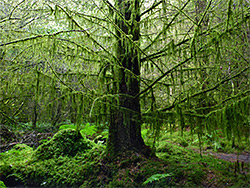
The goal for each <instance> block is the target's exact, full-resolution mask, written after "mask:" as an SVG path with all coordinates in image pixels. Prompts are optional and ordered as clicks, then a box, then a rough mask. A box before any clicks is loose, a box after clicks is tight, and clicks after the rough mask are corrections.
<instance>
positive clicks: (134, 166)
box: [0, 126, 250, 187]
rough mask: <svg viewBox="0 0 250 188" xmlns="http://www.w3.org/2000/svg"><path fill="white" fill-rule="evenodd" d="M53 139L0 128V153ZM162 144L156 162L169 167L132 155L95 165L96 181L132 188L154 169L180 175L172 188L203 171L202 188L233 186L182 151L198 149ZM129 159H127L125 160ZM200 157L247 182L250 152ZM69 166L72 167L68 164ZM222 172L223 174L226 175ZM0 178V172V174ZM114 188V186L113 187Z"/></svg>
mask: <svg viewBox="0 0 250 188" xmlns="http://www.w3.org/2000/svg"><path fill="white" fill-rule="evenodd" d="M53 136H54V133H39V132H35V131H27V132H15V133H14V132H12V131H10V130H7V129H5V127H3V126H1V129H0V138H1V143H0V153H2V152H5V151H8V150H11V149H12V148H13V147H14V146H15V145H16V144H26V145H28V146H30V147H32V148H37V147H38V146H39V145H41V144H43V143H45V142H47V141H48V140H50V139H51V138H52V137H53ZM2 138H5V139H2ZM6 138H8V139H6ZM3 140H4V142H3ZM6 140H7V141H6ZM161 142H162V143H164V147H162V148H163V149H158V154H159V155H157V156H159V158H162V159H163V158H165V159H164V160H167V161H169V162H168V163H165V162H164V160H162V159H160V161H159V160H156V161H154V160H152V161H148V160H146V159H140V160H139V159H137V158H136V156H134V157H133V155H131V156H132V157H131V156H130V155H127V156H125V157H124V159H123V157H121V158H120V159H118V160H117V161H114V162H113V163H112V164H111V165H110V164H108V163H107V161H105V160H103V159H99V162H98V164H99V165H100V166H96V167H95V168H94V169H98V168H100V169H101V173H99V172H98V173H97V174H96V175H97V179H98V181H99V182H103V183H104V184H106V183H108V182H109V181H110V178H117V182H120V181H121V182H122V181H123V178H124V177H125V178H127V179H126V180H124V181H125V182H126V181H131V185H134V184H133V183H135V182H134V181H138V182H141V181H142V180H143V179H144V180H145V176H146V177H149V174H150V173H153V174H155V173H154V171H153V170H152V169H153V168H155V169H156V172H157V169H159V170H158V172H157V173H161V174H162V173H163V174H162V175H168V173H167V174H166V172H169V171H172V170H176V169H177V171H176V172H175V173H176V174H179V173H180V174H179V175H176V177H175V178H174V177H173V178H172V179H171V177H169V178H166V179H167V180H166V181H167V183H171V182H173V181H176V178H177V180H178V182H179V183H180V184H173V185H179V186H182V185H183V184H185V185H186V182H188V181H189V178H190V177H192V178H196V177H198V179H199V175H200V173H201V172H202V171H204V174H205V177H206V178H205V179H203V180H202V182H201V186H202V187H217V185H226V187H227V186H229V187H230V185H232V186H233V185H234V184H232V182H233V181H234V180H233V179H231V180H225V182H224V183H222V184H219V183H218V181H219V179H221V178H222V175H221V174H220V173H221V172H220V170H218V169H216V170H215V169H212V168H213V167H212V166H211V165H210V161H208V160H206V159H205V160H204V161H205V162H204V161H203V162H202V160H201V161H200V160H199V159H195V160H193V159H191V157H190V159H189V156H190V154H189V153H186V151H185V149H187V150H189V151H195V153H197V154H199V153H200V150H199V149H197V147H196V148H192V147H182V146H181V145H180V144H179V143H176V142H174V141H173V140H163V141H161ZM168 143H169V144H174V145H176V147H181V148H183V149H184V150H180V149H178V148H177V149H175V148H173V147H172V146H171V145H168ZM165 144H166V145H165ZM14 148H15V147H14ZM27 151H28V152H31V153H33V151H30V150H29V149H27ZM185 153H186V154H185ZM10 154H11V153H10ZM22 155H23V154H22V150H20V156H22ZM90 155H91V154H90ZM3 156H4V155H3ZM6 156H7V155H6ZM128 156H130V157H128ZM181 156H183V158H186V159H185V160H183V161H182V159H183V158H181ZM202 156H209V157H212V158H214V159H222V160H224V161H229V162H230V163H231V164H232V165H231V167H229V168H228V167H227V169H229V171H230V173H231V174H234V178H237V177H238V175H241V178H243V179H244V178H246V179H247V177H248V175H247V174H249V171H250V169H249V168H250V166H249V164H250V151H244V150H243V151H242V152H238V153H226V152H219V151H217V152H215V151H214V150H212V149H208V148H207V149H206V150H205V149H204V150H203V151H202ZM17 157H18V156H17ZM27 157H28V158H29V155H27ZM126 157H128V158H129V159H131V160H129V161H130V162H129V161H128V160H127V159H126ZM85 158H86V157H85ZM134 158H135V159H134ZM58 159H59V161H55V162H54V161H53V160H52V161H51V160H48V162H49V161H50V162H49V163H51V164H54V165H58V164H61V163H62V162H60V160H62V161H63V163H65V164H67V163H68V164H70V161H71V159H68V158H60V157H59V158H58ZM64 160H65V161H64ZM74 160H76V161H78V160H79V162H80V161H83V160H82V159H80V158H79V159H78V158H77V157H76V158H74ZM189 160H193V161H189ZM31 161H32V160H31ZM66 161H68V162H66ZM79 162H78V163H79ZM20 164H23V163H20ZM85 164H87V165H89V167H90V168H92V165H94V166H95V163H93V162H91V161H90V163H89V164H88V163H83V166H84V165H85ZM218 164H219V165H220V164H221V165H222V166H224V165H225V164H224V163H220V162H218ZM34 165H35V166H36V164H34ZM37 165H38V166H36V167H34V169H33V170H34V172H36V171H37V168H38V169H39V168H40V166H39V165H41V164H40V162H38V163H37ZM42 165H44V164H43V163H42ZM71 165H73V164H71ZM151 165H152V166H151ZM158 165H159V166H158ZM172 165H176V166H173V167H172V169H171V166H172ZM178 165H179V166H178ZM193 165H194V166H193ZM197 165H198V166H200V167H198V169H195V168H196V166H197ZM24 166H26V165H24ZM31 166H32V165H31ZM115 166H116V167H115ZM150 166H151V167H150ZM207 166H208V167H209V166H210V167H209V168H207ZM78 167H79V164H77V168H78ZM203 167H204V169H205V168H207V170H204V169H203ZM26 168H27V167H25V169H26ZM30 168H31V167H30ZM60 168H63V169H65V171H67V172H66V173H68V171H69V169H70V170H72V169H74V168H72V167H71V166H69V167H68V166H62V167H59V166H58V167H55V168H52V169H60ZM67 168H69V169H68V170H67ZM199 168H200V169H199ZM201 168H202V169H203V170H202V169H201ZM219 168H222V167H219ZM18 169H19V168H18ZM20 169H21V168H20ZM83 169H84V170H86V169H85V167H83ZM143 169H145V170H143ZM164 169H165V170H164ZM178 169H179V170H178ZM185 169H186V170H185ZM223 169H224V167H223ZM225 169H226V168H225ZM225 169H224V170H223V171H224V172H225ZM30 170H31V172H33V171H32V169H30ZM150 170H152V172H150ZM190 170H191V171H190ZM52 171H53V170H52ZM79 171H81V170H79ZM90 171H91V170H90ZM114 171H117V172H116V173H114ZM165 171H166V172H165ZM178 171H180V172H178ZM185 171H186V172H187V173H188V174H189V175H188V174H186V175H183V172H185ZM192 171H193V172H192ZM142 172H143V176H142V175H141V173H142ZM72 173H73V172H72ZM113 173H114V174H113ZM164 173H165V174H164ZM190 173H191V174H190ZM93 174H94V173H93ZM135 174H139V175H135ZM170 174H171V173H170ZM237 174H238V175H237ZM0 175H1V172H0ZM183 176H184V177H183ZM185 176H187V177H185ZM53 177H55V174H52V179H54V178H53ZM79 177H81V176H79ZM178 177H179V178H178ZM201 177H202V176H201ZM60 178H61V177H60ZM60 178H59V179H60ZM90 178H91V177H90ZM134 178H135V179H134ZM192 178H191V179H192ZM94 179H96V177H94ZM216 179H217V180H218V181H217V180H216ZM222 179H223V178H222ZM156 180H157V178H156ZM95 181H96V180H93V183H95ZM185 181H186V182H185ZM197 181H198V182H199V181H200V180H197ZM242 181H246V180H242ZM157 182H159V181H157ZM217 183H218V184H217ZM249 183H250V182H249ZM6 185H7V184H6ZM17 185H18V184H17ZM22 185H23V184H22V183H20V186H22ZM111 185H112V184H109V186H111ZM114 185H117V184H114ZM148 185H150V184H148ZM152 185H153V184H152ZM159 185H161V184H159ZM239 185H241V184H239ZM244 185H246V184H244ZM15 186H16V185H15ZM156 186H157V185H156ZM236 186H237V185H236ZM83 187H84V186H83Z"/></svg>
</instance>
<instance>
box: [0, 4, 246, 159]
mask: <svg viewBox="0 0 250 188" xmlns="http://www.w3.org/2000/svg"><path fill="white" fill-rule="evenodd" d="M2 7H4V8H3V10H2V13H1V21H0V24H1V25H0V26H1V28H2V30H1V33H0V36H1V43H0V47H1V51H2V52H3V53H2V54H1V58H0V59H1V63H2V65H3V66H2V67H1V79H2V82H1V89H3V90H4V92H1V99H0V100H1V103H0V104H1V109H4V110H3V111H2V110H1V111H0V113H1V117H2V121H4V122H10V123H13V121H14V120H15V119H17V120H20V119H21V118H20V117H21V116H23V117H25V118H27V119H31V118H32V117H30V115H29V113H25V112H26V111H29V112H32V114H33V117H34V118H33V124H34V126H35V124H36V122H39V121H45V122H46V121H48V120H47V119H48V118H47V117H48V116H50V117H51V118H49V119H51V122H53V124H56V122H60V121H65V120H68V119H70V120H71V121H72V122H74V123H76V124H78V125H80V124H81V122H82V121H83V120H84V119H85V120H87V121H95V122H96V123H100V124H103V123H105V122H108V125H109V126H108V128H109V140H108V146H107V148H108V150H107V151H108V153H109V154H110V155H113V154H117V153H119V152H125V151H127V150H132V151H135V152H138V153H141V154H144V155H146V156H149V154H150V152H151V150H150V149H149V148H148V147H147V146H146V145H145V143H144V141H143V139H142V136H141V126H142V125H143V126H145V127H151V128H152V129H153V130H154V131H153V134H154V136H155V137H156V136H157V135H158V134H159V131H160V129H161V127H165V128H170V129H171V128H173V127H174V126H175V125H177V126H179V127H181V128H182V129H184V128H185V127H186V126H190V127H191V130H192V131H195V132H196V133H198V134H199V135H201V134H203V133H204V131H210V132H211V131H213V130H215V129H217V128H221V129H223V131H224V132H225V134H226V135H227V136H228V138H231V137H232V135H234V136H237V137H238V138H239V139H240V138H241V137H242V136H246V137H248V135H247V132H248V130H249V122H250V121H249V118H245V117H249V110H248V109H249V108H248V107H249V105H250V104H249V96H250V95H249V91H250V89H249V86H250V84H249V79H248V77H249V74H250V72H249V69H250V67H249V58H250V57H249V49H250V48H249V46H250V37H249V36H250V34H249V32H250V31H249V19H250V15H249V7H250V6H249V2H248V1H247V0H244V1H242V0H241V1H238V0H235V1H233V0H228V1H226V2H225V1H222V0H221V1H220V0H218V1H212V0H211V1H205V0H204V1H202V0H197V1H195V2H193V1H191V0H185V1H184V0H180V1H166V0H155V1H145V0H141V1H140V0H115V1H107V0H103V1H95V0H91V1H67V3H65V1H60V0H57V1H53V2H52V1H48V0H43V1H41V2H38V1H29V2H28V1H21V2H19V3H17V2H15V1H11V2H9V3H7V2H5V1H3V6H2ZM27 9H28V10H30V11H28V12H27V11H26V10H27ZM24 12H27V13H26V14H24ZM38 13H39V14H38ZM194 18H195V19H194ZM208 18H209V20H208ZM238 38H240V39H241V40H238ZM229 69H230V71H228V70H229ZM31 80H32V81H31ZM34 83H36V84H34ZM235 83H237V84H235ZM27 96H30V98H28V97H27ZM17 98H18V99H19V100H16V99H17ZM10 104H11V105H10ZM16 109H18V111H17V112H16ZM232 112H233V113H232ZM17 114H18V115H17ZM232 114H234V115H232ZM218 117H219V118H218Z"/></svg>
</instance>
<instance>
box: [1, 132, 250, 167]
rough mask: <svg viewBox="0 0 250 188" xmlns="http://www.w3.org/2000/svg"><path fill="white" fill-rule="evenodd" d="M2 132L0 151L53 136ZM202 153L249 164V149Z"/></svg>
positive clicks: (50, 134) (37, 144)
mask: <svg viewBox="0 0 250 188" xmlns="http://www.w3.org/2000/svg"><path fill="white" fill-rule="evenodd" d="M2 134H5V136H6V137H8V138H9V141H8V142H1V143H0V151H1V152H5V151H7V150H9V149H11V148H12V147H13V146H15V145H16V144H26V145H28V146H30V147H35V148H37V147H38V146H39V145H41V144H42V143H43V140H49V139H50V138H52V137H53V135H54V133H38V132H34V131H33V132H27V133H20V134H18V135H16V134H14V133H12V132H10V131H6V130H5V131H3V130H2ZM193 150H194V151H195V152H197V153H199V152H200V151H199V150H198V149H193ZM202 154H203V155H211V156H214V157H216V158H219V159H223V160H226V161H230V162H237V161H239V162H244V163H249V164H250V151H243V152H241V153H225V152H214V151H202Z"/></svg>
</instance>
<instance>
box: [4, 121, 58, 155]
mask: <svg viewBox="0 0 250 188" xmlns="http://www.w3.org/2000/svg"><path fill="white" fill-rule="evenodd" d="M53 135H54V133H39V132H35V131H27V132H18V133H16V132H13V131H11V130H10V129H8V128H7V127H6V126H4V125H0V153H1V152H5V151H8V150H10V149H11V148H12V147H13V146H15V145H16V144H26V145H28V146H31V147H34V148H37V147H38V146H39V145H41V144H42V141H43V140H49V139H50V138H52V137H53Z"/></svg>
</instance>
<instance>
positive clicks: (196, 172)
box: [0, 128, 250, 187]
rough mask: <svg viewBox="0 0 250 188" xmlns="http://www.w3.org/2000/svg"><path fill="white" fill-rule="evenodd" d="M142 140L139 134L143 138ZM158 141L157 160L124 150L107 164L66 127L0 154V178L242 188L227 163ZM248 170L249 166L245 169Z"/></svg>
mask: <svg viewBox="0 0 250 188" xmlns="http://www.w3.org/2000/svg"><path fill="white" fill-rule="evenodd" d="M144 136H145V135H144ZM173 139H174V138H172V139H169V138H168V139H166V136H165V137H161V138H160V140H159V141H158V142H157V144H155V150H156V155H157V157H158V158H151V159H147V158H144V157H143V156H141V155H139V154H137V153H135V152H127V153H123V154H121V155H120V156H119V157H117V158H115V159H112V160H110V159H109V157H108V156H107V155H106V154H105V144H103V142H97V143H95V142H94V141H91V140H89V139H87V138H86V137H84V136H82V135H81V134H80V135H77V132H76V131H75V130H74V129H72V128H68V129H63V130H61V131H59V132H58V133H57V134H56V135H55V136H54V137H53V138H52V139H51V140H50V141H48V142H45V143H44V144H42V145H41V146H39V147H38V148H37V149H35V150H34V149H33V148H31V147H29V146H27V145H25V144H18V145H16V146H15V147H14V148H13V149H11V150H9V151H7V152H4V153H1V154H0V159H1V160H0V174H1V180H2V181H3V183H4V184H5V185H6V186H7V187H8V186H17V185H20V184H22V185H24V186H29V187H231V186H237V187H244V186H248V184H249V182H248V179H249V178H250V177H249V176H250V175H249V173H248V174H244V173H240V172H238V173H235V171H234V170H235V166H234V164H233V163H230V162H227V161H222V160H219V159H215V158H213V157H211V156H202V157H201V156H200V155H199V153H196V152H193V151H192V150H189V149H188V147H183V146H182V144H181V143H182V142H184V141H186V142H187V143H188V140H186V139H184V137H182V139H180V140H179V138H178V137H176V138H175V139H176V140H175V142H177V141H180V143H179V144H176V143H173ZM246 168H249V165H248V166H247V167H246Z"/></svg>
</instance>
